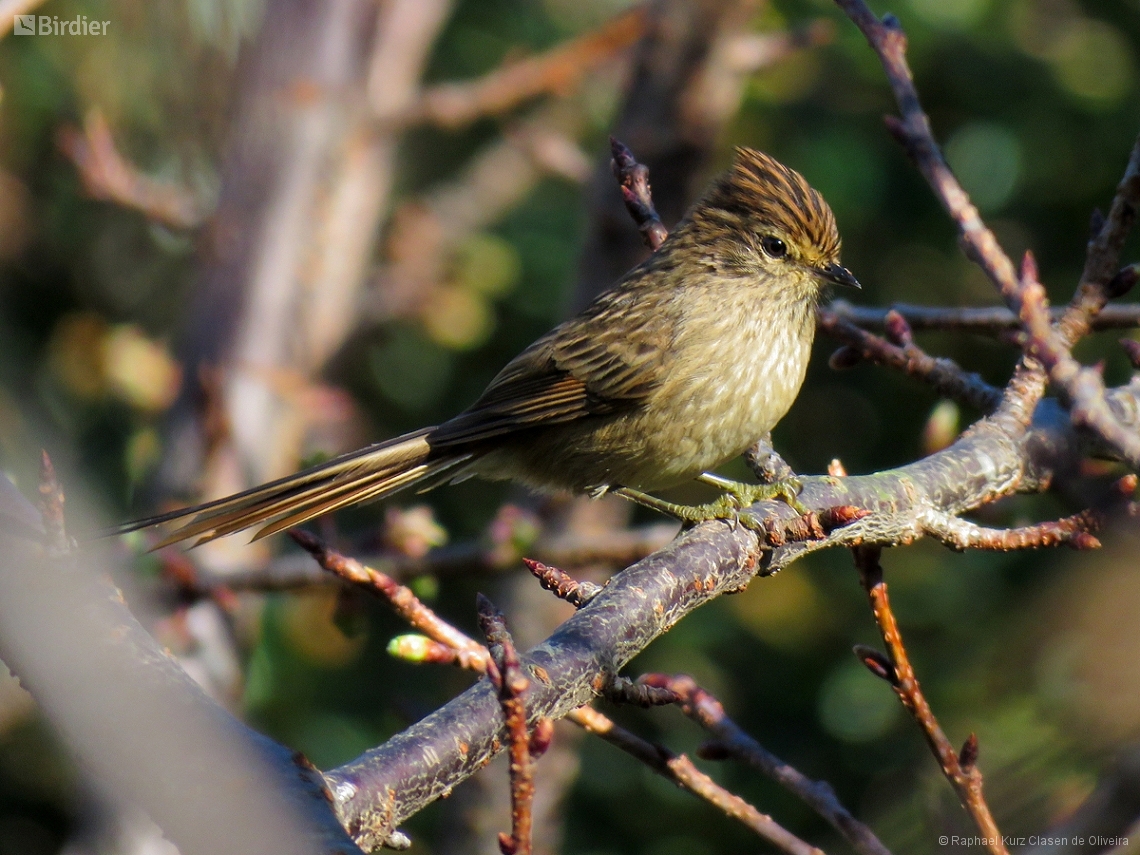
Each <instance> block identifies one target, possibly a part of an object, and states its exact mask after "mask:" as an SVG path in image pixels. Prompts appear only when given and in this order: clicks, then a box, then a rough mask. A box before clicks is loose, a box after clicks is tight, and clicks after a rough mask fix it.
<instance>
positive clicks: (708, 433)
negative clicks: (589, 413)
mask: <svg viewBox="0 0 1140 855" xmlns="http://www.w3.org/2000/svg"><path fill="white" fill-rule="evenodd" d="M769 344H772V343H769ZM780 344H783V345H785V346H784V347H782V348H781V347H767V348H764V349H763V350H761V351H759V352H757V351H755V350H754V351H753V352H752V353H751V354H747V353H742V349H741V348H739V347H737V348H726V350H725V352H724V353H711V354H707V356H708V357H709V358H708V359H707V360H706V361H705V362H704V364H703V365H702V367H701V368H700V369H699V370H692V371H686V372H680V373H676V374H674V376H673V377H672V378H671V379H670V381H669V382H667V383H664V384H663V385H662V386H661V387H660V388H659V389H657V390H655V392H654V393H653V394H651V395H650V396H649V397H647V398H646V399H644V400H643V401H641V402H639V404H638V405H636V406H632V407H631V408H630V409H629V410H626V411H624V412H621V413H617V414H613V415H609V416H601V417H593V418H588V419H583V420H579V421H575V422H571V423H567V424H563V425H551V426H548V427H545V428H542V429H539V430H536V431H533V432H531V433H530V434H529V436H528V435H525V434H524V435H520V436H519V437H518V439H517V441H516V442H513V443H511V444H510V445H509V446H504V447H503V448H500V449H497V450H496V451H492V452H490V453H489V454H487V455H486V456H485V457H484V458H482V459H481V460H480V461H478V462H477V463H476V464H475V465H474V466H473V469H474V470H475V471H477V472H478V474H481V475H483V476H484V477H492V478H511V479H515V480H520V481H523V482H524V483H528V484H530V485H531V486H533V487H536V488H538V489H541V490H546V491H549V490H570V491H573V492H585V491H591V490H596V489H599V488H605V487H615V486H625V487H634V488H636V489H640V490H655V489H661V488H664V487H670V486H673V485H675V484H680V483H683V482H684V481H687V480H690V479H691V478H693V477H695V476H696V475H698V474H700V473H701V472H703V471H705V470H708V469H712V468H714V467H716V466H718V465H720V464H721V463H723V462H724V461H726V460H728V459H731V458H733V457H735V456H737V455H739V454H740V453H741V452H742V451H744V450H745V449H746V448H747V447H748V446H749V445H751V444H752V443H753V442H754V441H756V440H757V439H759V438H760V437H761V436H763V435H764V434H766V433H767V432H768V431H770V430H771V429H772V428H773V427H774V426H775V424H776V422H778V421H779V420H780V418H782V417H783V415H784V414H785V413H786V412H787V410H788V408H789V407H790V406H791V404H792V402H793V401H794V400H795V397H796V393H797V392H798V391H799V387H800V385H801V384H802V382H803V377H804V372H805V370H806V363H807V352H808V349H809V348H810V343H804V344H802V345H801V344H799V343H798V342H792V343H789V342H781V343H780ZM744 355H750V357H751V358H747V359H744V358H742V356H744ZM757 356H759V357H761V358H757ZM718 357H721V358H718Z"/></svg>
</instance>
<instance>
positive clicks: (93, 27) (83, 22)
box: [12, 15, 111, 36]
mask: <svg viewBox="0 0 1140 855" xmlns="http://www.w3.org/2000/svg"><path fill="white" fill-rule="evenodd" d="M110 23H111V22H110V21H90V20H88V18H87V16H86V15H76V16H75V17H74V18H71V19H70V20H69V19H64V20H60V18H59V16H58V15H17V16H16V19H15V20H14V21H13V22H12V34H13V35H16V36H36V35H39V36H105V35H107V27H108V25H109V24H110Z"/></svg>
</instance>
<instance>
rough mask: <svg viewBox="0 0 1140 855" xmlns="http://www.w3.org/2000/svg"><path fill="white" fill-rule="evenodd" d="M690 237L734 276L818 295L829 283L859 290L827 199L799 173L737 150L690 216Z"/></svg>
mask: <svg viewBox="0 0 1140 855" xmlns="http://www.w3.org/2000/svg"><path fill="white" fill-rule="evenodd" d="M687 219H688V221H689V226H690V228H691V229H692V238H694V239H695V240H696V241H698V242H699V243H700V244H701V245H703V246H705V247H707V250H708V253H709V256H710V259H711V260H712V261H713V262H714V263H715V264H717V266H718V267H720V268H721V270H722V272H724V273H728V274H730V275H742V276H750V275H761V276H763V277H764V278H765V280H767V281H772V280H771V277H775V281H776V282H779V283H783V284H785V285H787V287H789V288H792V289H795V290H796V291H797V292H806V293H804V296H810V297H814V296H815V294H817V293H818V291H819V290H820V289H821V288H822V287H823V286H825V285H827V284H834V285H845V286H848V287H852V288H859V287H860V285H859V282H858V280H856V279H855V277H854V276H853V275H852V274H851V272H850V271H849V270H847V268H845V267H843V266H842V265H841V264H840V263H839V244H840V241H839V231H838V229H837V228H836V226H835V215H834V214H832V213H831V208H830V207H828V204H827V202H825V201H824V199H823V197H822V196H821V195H820V194H819V193H818V192H817V191H816V190H814V189H812V187H811V186H810V185H809V184H808V183H807V181H805V180H804V178H803V176H802V175H800V174H799V173H798V172H796V171H795V170H792V169H789V168H788V167H786V166H784V165H783V164H782V163H780V162H779V161H777V160H776V159H775V158H772V157H769V156H768V155H766V154H763V153H762V152H759V151H755V150H754V149H750V148H738V149H737V150H736V159H735V161H734V162H733V164H732V168H731V169H730V170H729V171H728V172H726V173H725V174H724V175H722V176H721V177H720V178H719V179H718V180H717V181H716V182H715V183H714V184H713V185H712V187H711V188H710V189H709V191H708V192H707V193H706V194H705V196H704V197H703V198H702V199H701V200H700V201H699V202H698V203H697V204H696V205H695V206H694V207H693V209H692V210H691V211H690V212H689V215H688V218H687Z"/></svg>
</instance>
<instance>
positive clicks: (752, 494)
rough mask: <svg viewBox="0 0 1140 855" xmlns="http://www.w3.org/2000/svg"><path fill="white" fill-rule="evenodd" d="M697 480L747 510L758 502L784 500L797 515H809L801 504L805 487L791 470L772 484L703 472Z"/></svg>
mask: <svg viewBox="0 0 1140 855" xmlns="http://www.w3.org/2000/svg"><path fill="white" fill-rule="evenodd" d="M696 480H697V481H700V482H701V483H702V484H708V485H709V486H710V487H716V488H717V489H718V490H722V491H723V492H724V494H725V495H726V496H730V497H732V499H734V500H735V501H736V503H737V504H738V506H739V507H741V508H747V507H748V506H749V505H752V504H755V503H756V502H764V501H767V500H769V499H783V500H784V501H785V502H786V503H787V504H788V505H790V506H791V508H792V510H793V511H795V512H796V513H797V514H806V513H807V508H805V507H804V506H803V505H802V504H800V500H799V495H800V491H801V490H802V489H803V486H804V485H803V484H802V483H801V482H800V479H799V478H797V477H796V476H795V475H793V474H791V470H790V469H789V470H788V474H787V475H786V476H785V477H782V478H781V479H780V480H779V481H774V482H772V483H771V484H746V483H744V482H743V481H733V480H731V479H729V478H722V477H721V476H719V475H714V474H712V473H711V472H702V473H701V474H700V475H698V476H697V477H696ZM714 504H715V503H714Z"/></svg>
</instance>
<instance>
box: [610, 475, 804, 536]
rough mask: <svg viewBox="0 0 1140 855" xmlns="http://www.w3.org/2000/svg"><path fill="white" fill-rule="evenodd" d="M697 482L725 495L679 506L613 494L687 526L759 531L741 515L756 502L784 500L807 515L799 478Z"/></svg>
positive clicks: (627, 491) (624, 492) (637, 494)
mask: <svg viewBox="0 0 1140 855" xmlns="http://www.w3.org/2000/svg"><path fill="white" fill-rule="evenodd" d="M697 480H698V481H700V482H702V483H704V484H710V485H712V486H714V487H716V488H717V489H719V490H721V491H723V492H722V494H721V495H720V496H719V497H718V498H716V499H714V500H713V501H711V502H706V503H704V504H702V505H682V504H678V503H677V502H667V501H665V500H664V499H659V498H657V497H656V496H650V495H649V494H648V493H643V492H641V491H640V490H634V489H631V488H629V487H619V488H618V489H616V490H614V491H613V492H615V493H617V494H618V495H620V496H625V498H627V499H629V500H630V501H633V502H636V503H637V504H639V505H643V506H644V507H647V508H652V509H653V510H655V511H659V512H660V513H663V514H667V515H668V516H671V517H674V518H676V519H678V520H680V521H681V522H683V523H685V524H686V525H695V524H697V523H702V522H707V521H708V520H729V521H730V522H732V523H733V524H734V525H735V524H740V525H743V526H745V527H746V528H750V529H753V530H759V528H760V524H759V523H758V522H757V521H756V520H755V519H754V518H753V517H751V516H749V515H748V514H742V513H741V511H743V510H744V509H745V508H747V507H749V506H751V505H753V504H755V503H756V502H762V501H767V500H770V499H782V500H783V501H784V502H786V503H787V504H788V505H789V506H790V507H791V508H792V509H793V510H794V511H795V512H796V513H798V514H805V513H807V508H805V507H804V506H803V505H802V504H800V502H799V499H798V498H797V497H798V496H799V494H800V490H801V489H802V488H803V485H802V484H801V483H800V480H799V479H798V478H795V477H791V478H787V479H785V480H783V481H777V482H776V483H774V484H745V483H743V482H741V481H731V480H729V479H728V478H721V477H720V476H719V475H712V474H709V473H707V472H706V473H704V474H702V475H700V476H698V477H697Z"/></svg>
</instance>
